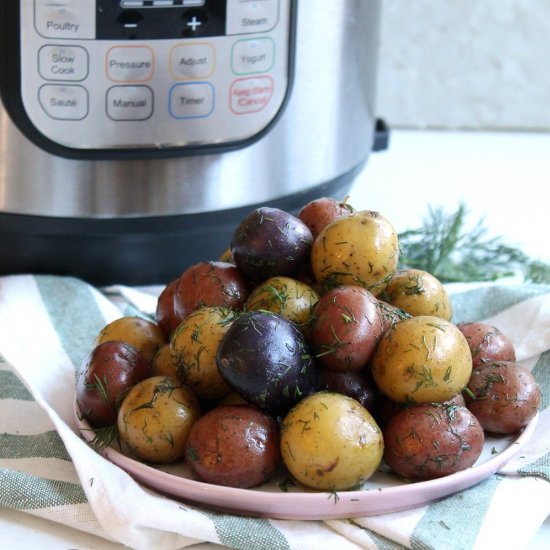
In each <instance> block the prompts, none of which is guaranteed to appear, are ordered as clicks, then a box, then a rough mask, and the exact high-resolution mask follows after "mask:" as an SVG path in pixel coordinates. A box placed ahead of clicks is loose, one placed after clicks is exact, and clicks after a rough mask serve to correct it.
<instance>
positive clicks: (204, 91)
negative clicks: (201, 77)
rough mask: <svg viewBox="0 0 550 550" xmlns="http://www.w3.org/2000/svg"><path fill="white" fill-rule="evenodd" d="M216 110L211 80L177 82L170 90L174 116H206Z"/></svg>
mask: <svg viewBox="0 0 550 550" xmlns="http://www.w3.org/2000/svg"><path fill="white" fill-rule="evenodd" d="M213 111H214V86H212V84H210V83H209V82H187V83H184V84H176V85H175V86H173V87H172V89H171V90H170V114H171V115H172V116H173V117H174V118H204V117H207V116H209V115H210V114H212V112H213Z"/></svg>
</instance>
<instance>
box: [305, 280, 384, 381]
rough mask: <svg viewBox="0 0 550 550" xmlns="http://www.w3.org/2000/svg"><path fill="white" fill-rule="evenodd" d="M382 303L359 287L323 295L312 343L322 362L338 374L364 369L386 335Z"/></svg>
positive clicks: (315, 315)
mask: <svg viewBox="0 0 550 550" xmlns="http://www.w3.org/2000/svg"><path fill="white" fill-rule="evenodd" d="M382 329H383V325H382V316H381V312H380V306H379V302H378V300H377V299H376V298H375V297H374V296H373V295H372V294H371V293H370V292H369V291H368V290H366V289H364V288H362V287H359V286H352V285H346V286H340V287H338V288H333V289H331V290H329V291H328V292H326V293H325V294H323V295H322V296H321V298H320V299H319V301H318V302H317V304H316V305H315V308H314V309H313V317H312V323H311V327H310V330H309V341H310V343H311V346H312V348H313V350H314V352H315V357H316V358H317V360H318V362H319V363H320V364H322V365H323V366H324V367H325V368H327V369H331V370H336V371H358V370H361V369H362V368H363V367H364V366H365V365H366V364H367V362H368V361H369V359H370V358H371V356H372V354H373V352H374V350H375V348H376V345H377V344H378V340H379V339H380V337H381V336H382Z"/></svg>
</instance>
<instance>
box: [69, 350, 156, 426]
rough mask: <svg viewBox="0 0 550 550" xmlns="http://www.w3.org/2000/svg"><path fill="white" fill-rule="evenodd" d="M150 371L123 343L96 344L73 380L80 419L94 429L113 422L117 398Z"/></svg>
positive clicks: (114, 421) (115, 416)
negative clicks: (88, 422)
mask: <svg viewBox="0 0 550 550" xmlns="http://www.w3.org/2000/svg"><path fill="white" fill-rule="evenodd" d="M150 374H151V367H150V364H149V362H148V361H146V360H145V358H144V357H143V355H142V354H141V352H140V351H139V350H138V349H137V348H135V347H134V346H132V345H130V344H127V343H125V342H118V341H109V342H104V343H102V344H99V345H97V346H95V347H94V349H93V350H92V351H91V352H90V353H89V354H88V355H87V356H86V357H85V358H84V360H83V361H82V364H81V366H80V370H79V372H78V376H77V381H76V402H77V404H78V407H79V409H80V412H81V414H82V416H83V417H84V418H86V419H87V420H89V421H90V423H91V424H92V425H93V426H95V427H98V428H102V427H107V426H112V425H114V424H115V423H116V419H117V411H118V406H119V404H120V401H121V399H122V398H123V397H124V395H125V394H126V393H127V392H128V390H129V389H130V388H132V387H133V386H134V385H135V384H137V383H138V382H140V381H141V380H143V379H144V378H147V377H148V376H149V375H150Z"/></svg>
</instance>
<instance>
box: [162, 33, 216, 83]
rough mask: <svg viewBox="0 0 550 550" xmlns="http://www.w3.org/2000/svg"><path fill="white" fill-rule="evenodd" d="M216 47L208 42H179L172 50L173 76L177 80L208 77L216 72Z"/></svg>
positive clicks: (171, 64)
mask: <svg viewBox="0 0 550 550" xmlns="http://www.w3.org/2000/svg"><path fill="white" fill-rule="evenodd" d="M214 59H215V53H214V48H213V46H212V45H211V44H208V43H206V42H200V43H191V44H179V45H177V46H174V47H173V48H172V51H171V52H170V69H171V73H172V77H173V78H175V79H177V80H184V79H197V78H208V77H209V76H210V75H211V74H212V73H213V72H214Z"/></svg>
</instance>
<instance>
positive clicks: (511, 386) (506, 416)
mask: <svg viewBox="0 0 550 550" xmlns="http://www.w3.org/2000/svg"><path fill="white" fill-rule="evenodd" d="M541 398H542V397H541V392H540V388H539V386H538V384H537V381H536V380H535V377H534V376H533V375H532V374H531V372H530V371H529V370H528V369H526V368H525V367H524V366H522V365H520V364H518V363H515V362H513V361H496V362H494V363H488V364H486V365H482V366H480V367H478V368H477V369H474V370H473V371H472V375H471V377H470V381H469V382H468V388H467V391H466V392H464V399H465V401H466V405H467V407H468V408H469V409H470V411H472V413H473V414H474V415H475V416H476V418H477V419H478V420H479V422H480V423H481V425H482V426H483V428H484V429H485V430H487V431H488V432H493V433H499V434H512V433H515V432H517V431H518V430H520V429H521V428H523V427H525V426H526V425H527V424H528V423H529V421H530V420H532V419H533V418H534V416H535V415H536V414H537V411H538V410H539V407H540V402H541Z"/></svg>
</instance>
